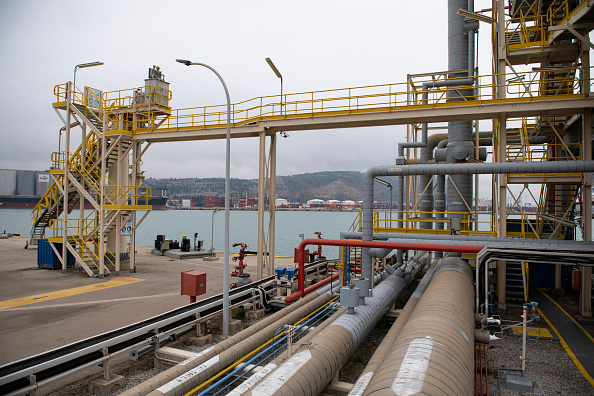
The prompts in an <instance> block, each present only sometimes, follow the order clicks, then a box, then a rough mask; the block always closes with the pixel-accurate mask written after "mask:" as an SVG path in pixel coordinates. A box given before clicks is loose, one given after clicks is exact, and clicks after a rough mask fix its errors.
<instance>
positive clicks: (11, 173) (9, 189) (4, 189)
mask: <svg viewBox="0 0 594 396" xmlns="http://www.w3.org/2000/svg"><path fill="white" fill-rule="evenodd" d="M16 193H17V171H15V170H11V169H0V195H16Z"/></svg>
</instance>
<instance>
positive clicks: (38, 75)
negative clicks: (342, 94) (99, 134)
mask: <svg viewBox="0 0 594 396" xmlns="http://www.w3.org/2000/svg"><path fill="white" fill-rule="evenodd" d="M490 4H491V1H490V0H486V1H485V0H477V1H476V2H475V9H476V10H479V9H482V8H487V7H489V6H490ZM419 5H421V6H420V7H419ZM479 44H480V50H479V58H480V62H479V66H480V68H481V71H480V72H481V73H482V74H490V73H491V69H490V67H491V66H490V64H491V62H490V59H491V49H490V31H489V29H488V28H487V27H486V26H485V25H484V24H482V26H481V29H480V38H479ZM0 50H1V54H2V62H0V82H1V87H2V94H1V95H0V104H1V106H2V109H3V113H4V119H3V121H2V123H1V126H0V134H1V138H2V144H1V145H0V168H2V169H35V170H41V169H48V168H49V166H50V156H51V152H52V151H57V149H58V131H59V129H60V128H61V127H62V126H63V123H62V121H61V120H60V118H59V117H58V116H57V114H56V113H55V111H54V110H53V108H52V103H53V102H54V101H55V100H54V98H55V97H54V95H53V88H54V86H55V85H57V84H61V83H65V82H67V81H71V80H72V78H73V69H74V66H75V65H76V64H79V63H85V62H92V61H103V62H105V65H104V66H100V67H95V68H87V69H81V70H79V71H78V73H77V85H78V86H81V87H82V86H85V85H87V86H91V87H94V88H97V89H100V90H103V91H111V90H118V89H125V88H133V87H138V86H142V85H144V79H145V78H147V73H148V69H149V67H151V66H152V65H158V66H160V67H161V69H162V71H163V73H164V74H165V79H166V80H167V81H168V82H169V83H170V84H171V85H170V89H171V91H172V92H173V99H172V101H171V102H170V105H171V106H172V107H173V108H187V107H195V106H201V105H213V104H222V103H224V102H225V96H224V92H223V89H222V87H221V85H220V82H219V81H218V79H217V78H216V76H214V74H212V72H210V71H209V70H207V69H204V68H199V67H192V68H187V67H185V66H183V65H180V64H178V63H176V62H175V59H176V58H186V59H191V60H193V61H197V62H198V61H199V62H204V63H207V64H209V65H211V66H213V67H214V68H216V69H217V70H218V71H219V73H220V74H221V75H222V76H223V78H224V79H225V81H226V83H227V86H228V87H229V91H230V95H231V101H232V102H240V101H244V100H247V99H250V98H253V97H257V96H263V95H274V94H277V93H278V92H279V91H280V81H279V79H278V78H277V77H276V76H275V75H274V73H273V72H272V70H271V69H270V68H269V67H268V65H267V64H266V62H265V58H266V57H270V58H271V59H272V60H273V61H274V63H275V64H276V66H277V67H278V69H279V70H280V71H281V73H282V74H283V77H284V83H285V84H284V91H285V92H286V93H291V92H303V91H311V90H322V89H332V88H345V87H355V86H362V85H372V84H387V83H398V82H405V81H406V76H407V74H408V73H410V74H416V73H425V72H432V71H443V70H447V1H445V0H439V1H438V0H425V1H423V2H404V1H397V0H390V1H387V0H386V1H366V2H362V1H345V0H340V1H338V0H336V1H330V0H323V1H320V0H317V1H310V0H301V1H298V2H297V1H291V2H288V1H279V0H276V1H246V0H243V1H198V0H196V1H175V0H170V1H160V2H157V1H146V0H145V1H113V0H102V1H41V0H38V1H27V0H18V1H17V0H14V1H12V0H0ZM405 131H406V127H405V126H399V127H378V128H364V129H349V130H345V129H343V130H329V131H328V130H327V131H308V132H292V133H290V137H288V138H286V139H282V138H279V140H278V148H277V150H278V165H277V174H279V175H289V174H297V173H306V172H315V171H320V170H357V171H365V170H367V169H368V168H369V167H371V166H374V165H388V164H394V160H395V157H396V148H397V144H398V142H401V141H404V138H405ZM231 149H232V153H231V156H232V166H231V176H232V177H237V178H257V177H258V139H255V138H254V139H235V140H233V142H232V148H231ZM143 169H144V170H145V171H146V176H147V177H150V176H152V177H156V178H161V177H223V176H224V173H225V166H224V141H211V142H183V143H159V144H155V145H153V146H151V147H150V148H149V150H148V151H147V153H146V154H145V156H144V161H143ZM487 187H489V183H488V182H487V183H486V184H485V188H487ZM489 188H490V187H489ZM485 192H486V191H485ZM481 195H483V194H482V193H481Z"/></svg>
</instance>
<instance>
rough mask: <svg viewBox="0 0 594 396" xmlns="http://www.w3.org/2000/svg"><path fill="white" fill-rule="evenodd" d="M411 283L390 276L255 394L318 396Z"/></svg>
mask: <svg viewBox="0 0 594 396" xmlns="http://www.w3.org/2000/svg"><path fill="white" fill-rule="evenodd" d="M407 286H408V283H407V282H406V281H405V280H404V279H403V278H401V277H399V276H397V275H395V274H394V275H390V276H389V277H388V278H386V279H385V280H384V281H382V282H381V283H380V284H379V285H377V286H376V287H375V288H374V289H373V296H372V297H368V298H366V300H365V302H366V305H362V306H359V307H357V308H355V313H353V314H348V313H347V314H344V315H342V316H341V317H339V318H338V319H336V321H335V322H334V323H332V324H331V325H329V326H328V327H327V328H326V329H324V330H323V331H322V332H321V333H320V334H319V335H318V336H316V337H315V338H313V339H312V340H311V341H310V343H309V345H308V346H307V347H305V348H301V349H300V350H299V351H298V352H297V353H295V354H294V355H293V356H292V357H291V359H289V360H287V361H286V362H285V363H283V364H282V365H281V366H280V367H279V368H278V369H277V370H275V371H274V372H273V373H271V374H270V375H268V376H267V377H266V378H265V379H264V381H262V382H260V383H259V384H258V385H257V386H256V387H254V388H252V391H251V392H248V393H246V394H251V395H318V394H320V393H321V392H322V391H323V390H324V388H325V387H326V385H327V384H328V383H329V382H330V381H331V380H332V378H333V377H334V375H335V373H336V371H337V370H338V369H339V368H340V366H342V365H343V364H344V363H345V362H346V361H347V360H348V358H349V357H350V356H351V354H352V353H353V352H354V351H355V350H356V349H357V347H358V346H359V345H360V343H361V341H362V340H363V339H364V338H365V336H366V335H367V334H368V333H369V331H370V330H371V329H372V328H373V326H375V324H376V323H377V322H378V321H379V319H380V318H381V317H382V315H383V314H384V311H385V310H386V309H387V308H389V307H390V305H391V304H392V303H393V301H394V300H395V299H396V298H397V297H398V296H400V295H401V294H402V292H403V291H404V290H405V289H406V287H407Z"/></svg>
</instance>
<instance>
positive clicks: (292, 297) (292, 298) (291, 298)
mask: <svg viewBox="0 0 594 396" xmlns="http://www.w3.org/2000/svg"><path fill="white" fill-rule="evenodd" d="M338 277H339V274H334V275H332V276H329V277H328V278H325V279H323V280H321V281H319V282H318V283H314V284H313V285H311V286H308V287H307V288H306V289H305V290H304V295H305V294H309V293H311V292H312V291H314V290H316V289H319V288H320V287H322V286H324V285H326V284H328V283H330V282H334V281H335V280H336V279H338ZM298 294H299V293H295V294H291V295H290V296H287V297H285V302H286V303H287V304H290V303H292V302H293V301H295V300H297V299H298V298H299V297H300V296H298Z"/></svg>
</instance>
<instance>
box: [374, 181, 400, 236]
mask: <svg viewBox="0 0 594 396" xmlns="http://www.w3.org/2000/svg"><path fill="white" fill-rule="evenodd" d="M374 181H375V182H376V183H377V184H381V185H382V186H386V187H388V188H389V189H390V220H392V185H391V184H390V183H388V182H387V181H385V180H382V179H378V178H375V179H374ZM398 209H400V208H398ZM390 226H391V224H390Z"/></svg>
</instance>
